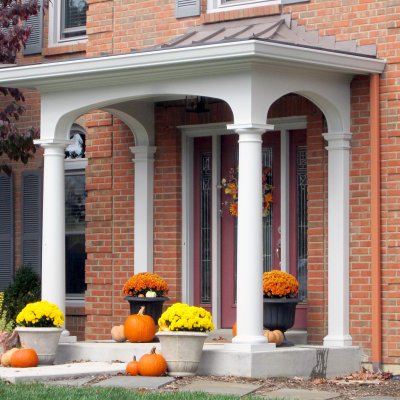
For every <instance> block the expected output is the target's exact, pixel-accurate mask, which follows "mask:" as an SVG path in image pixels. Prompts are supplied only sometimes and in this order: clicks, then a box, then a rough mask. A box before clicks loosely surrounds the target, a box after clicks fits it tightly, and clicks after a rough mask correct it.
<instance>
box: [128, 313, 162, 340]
mask: <svg viewBox="0 0 400 400" xmlns="http://www.w3.org/2000/svg"><path fill="white" fill-rule="evenodd" d="M143 312H144V307H142V308H141V309H140V310H139V312H138V313H137V314H132V315H130V316H129V317H128V318H127V319H126V320H125V324H124V329H125V336H126V338H127V339H128V340H129V341H130V342H132V343H138V342H139V343H141V342H150V341H152V340H153V339H154V336H155V335H156V324H155V323H154V320H153V318H152V317H150V315H144V314H143Z"/></svg>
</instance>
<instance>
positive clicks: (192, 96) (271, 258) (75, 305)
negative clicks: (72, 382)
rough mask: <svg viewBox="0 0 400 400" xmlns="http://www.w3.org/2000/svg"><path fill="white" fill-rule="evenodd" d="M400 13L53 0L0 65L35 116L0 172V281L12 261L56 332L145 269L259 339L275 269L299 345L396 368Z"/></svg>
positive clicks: (387, 5) (97, 328)
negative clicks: (53, 313) (234, 198)
mask: <svg viewBox="0 0 400 400" xmlns="http://www.w3.org/2000/svg"><path fill="white" fill-rule="evenodd" d="M399 20H400V7H399V5H398V4H397V1H375V2H367V1H363V0H354V1H351V2H349V1H343V0H336V1H332V2H326V1H324V0H309V1H297V0H266V1H262V0H246V1H244V0H208V1H206V0H203V1H201V2H200V1H199V0H190V1H183V0H176V1H172V0H166V1H165V2H163V5H162V6H160V5H159V4H158V3H157V2H155V1H147V2H143V1H139V0H131V1H117V0H87V1H86V2H85V1H84V0H82V1H80V2H78V1H76V2H75V1H69V2H67V1H63V0H60V1H59V2H54V4H53V5H50V10H49V12H48V13H47V15H46V16H45V17H44V18H43V20H42V18H41V17H39V18H37V21H34V25H35V26H36V30H35V33H36V34H35V35H34V36H33V37H32V42H31V43H30V46H28V48H27V50H26V51H25V54H24V56H23V57H21V58H20V60H19V66H17V67H15V68H6V69H3V70H1V71H0V84H1V85H3V86H16V87H21V88H26V90H25V94H26V95H27V96H26V97H27V106H28V110H27V113H26V116H25V117H24V119H23V120H22V121H21V124H25V125H31V124H36V125H39V124H40V128H41V137H40V139H39V140H38V141H37V144H38V145H40V150H39V151H38V152H37V155H36V156H35V158H34V160H32V161H30V162H29V163H28V165H26V166H23V165H20V164H12V163H11V167H12V174H11V175H10V176H7V175H5V174H2V175H0V185H1V186H0V189H1V190H0V195H1V204H0V218H1V219H2V220H1V224H0V226H1V227H3V231H2V232H0V234H1V236H0V240H1V242H0V246H1V248H2V251H1V253H0V267H1V270H0V288H4V287H6V286H7V285H8V283H9V282H10V281H11V279H12V275H13V271H14V270H15V268H16V267H18V266H19V265H21V264H23V263H25V264H26V263H29V264H31V265H32V266H34V268H36V269H37V271H38V272H39V273H41V276H42V286H43V289H42V290H43V297H45V298H47V299H49V300H51V301H54V302H56V303H57V304H59V305H60V306H61V307H62V308H65V309H66V312H67V329H69V330H70V332H71V333H73V334H76V335H78V337H79V338H81V339H83V338H86V339H108V338H109V332H110V328H111V326H112V325H115V324H118V323H121V322H122V321H123V320H124V319H125V317H126V316H127V314H128V310H129V307H128V304H127V303H126V302H125V301H124V300H123V296H122V286H123V283H124V282H125V280H126V279H127V278H128V277H129V276H130V275H132V273H133V272H140V271H155V272H157V273H158V274H160V275H161V276H163V277H164V278H165V279H166V280H167V282H168V284H169V286H170V292H169V297H170V299H171V300H170V301H171V302H173V301H176V300H181V301H185V302H189V303H194V304H199V305H202V306H204V307H207V308H209V309H210V310H211V311H212V313H213V317H214V320H215V322H216V324H217V326H218V327H230V326H232V323H233V321H234V320H235V319H236V318H237V320H238V336H237V342H238V343H245V344H259V343H261V341H262V336H261V331H262V326H261V320H262V318H261V313H262V296H261V284H262V283H261V273H262V271H263V270H269V269H272V268H279V266H280V267H281V268H282V269H284V270H287V271H289V272H291V273H293V274H294V275H296V276H297V277H298V279H299V281H300V283H301V291H300V297H301V304H300V305H299V306H298V312H297V320H296V327H297V328H298V329H306V330H307V333H308V340H309V342H310V343H313V344H322V343H323V344H324V345H327V346H347V345H352V344H353V345H359V346H362V348H363V349H364V351H365V354H366V361H368V362H369V363H372V364H373V365H376V366H379V365H381V364H384V365H385V367H387V368H391V370H393V368H395V367H394V366H395V365H396V364H399V360H400V358H399V357H400V349H399V348H398V343H397V336H398V334H399V327H398V325H399V324H398V319H399V317H398V313H397V308H398V307H397V305H398V302H399V301H400V295H399V294H398V292H399V290H398V285H399V284H400V278H399V273H398V272H397V269H398V265H399V261H400V252H399V246H400V237H399V234H400V232H399V228H398V225H399V222H400V216H399V190H400V177H399V168H400V161H399V160H400V151H399V136H400V130H399V125H398V114H399V93H400V83H399V72H398V69H399V65H400V61H399V60H400V58H399V52H400V47H399V40H398V39H399V35H400V26H399V22H398V21H399ZM71 141H72V142H71ZM71 143H72V144H71ZM65 155H66V156H65ZM132 160H133V161H132ZM1 161H7V160H1ZM236 167H239V170H240V172H241V173H240V178H239V179H240V187H241V196H240V197H239V205H238V207H239V213H238V217H237V218H235V217H232V216H231V215H230V214H229V209H228V207H227V206H226V205H227V203H228V205H229V200H230V199H229V197H227V196H226V195H225V193H224V191H223V190H221V189H222V188H221V180H222V178H224V177H227V176H228V175H229V171H230V169H231V168H236ZM262 167H268V168H269V170H270V172H269V174H268V182H269V183H270V184H271V185H272V186H273V190H272V194H273V203H272V205H271V209H270V212H269V215H268V216H267V217H264V218H263V217H262V207H263V206H262V203H261V201H260V199H261V198H262V193H261V191H262V187H261V173H262ZM64 193H65V195H64ZM64 277H65V278H64ZM65 287H66V293H65V290H64V288H65ZM249 309H251V312H249Z"/></svg>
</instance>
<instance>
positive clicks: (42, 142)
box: [33, 139, 71, 149]
mask: <svg viewBox="0 0 400 400" xmlns="http://www.w3.org/2000/svg"><path fill="white" fill-rule="evenodd" d="M33 143H34V144H37V145H39V146H42V147H44V148H46V147H60V148H62V149H65V148H66V147H67V146H68V145H69V144H71V141H70V140H65V139H36V140H34V141H33Z"/></svg>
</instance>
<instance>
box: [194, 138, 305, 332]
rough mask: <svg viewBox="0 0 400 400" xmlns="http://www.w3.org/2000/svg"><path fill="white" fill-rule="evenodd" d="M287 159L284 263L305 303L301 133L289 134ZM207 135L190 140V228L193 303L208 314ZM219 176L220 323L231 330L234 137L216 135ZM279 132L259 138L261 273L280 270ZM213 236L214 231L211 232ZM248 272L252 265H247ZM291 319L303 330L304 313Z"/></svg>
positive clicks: (209, 158)
mask: <svg viewBox="0 0 400 400" xmlns="http://www.w3.org/2000/svg"><path fill="white" fill-rule="evenodd" d="M289 138H290V152H289V154H288V156H290V157H288V158H289V188H290V190H289V198H288V199H287V201H288V202H289V205H290V215H289V218H290V223H289V226H290V229H289V232H288V237H287V238H286V239H287V240H288V241H289V243H290V252H289V253H290V256H289V259H288V261H287V262H288V263H289V268H288V270H289V272H291V273H292V274H293V275H295V276H297V277H298V279H299V280H300V281H301V296H302V300H305V299H306V279H307V275H306V269H307V212H306V211H307V207H306V190H307V186H306V184H307V174H306V164H304V162H306V157H305V154H306V153H305V149H306V147H305V140H306V136H305V131H292V132H291V133H290V135H289ZM211 146H212V140H211V137H205V138H196V139H195V140H194V157H193V167H194V172H193V201H194V204H193V206H194V207H193V210H194V213H193V226H194V234H193V238H194V247H193V257H194V260H193V261H194V262H193V265H194V299H195V303H196V304H197V305H200V306H202V307H205V308H207V309H208V310H209V311H211V304H212V295H211V270H212V262H211V259H212V258H211V239H212V234H213V227H212V224H211V210H212V207H213V205H212V203H211V191H212V185H211V176H212V171H211V165H212V147H211ZM220 148H221V154H220V161H221V162H220V165H221V171H220V175H221V177H222V179H225V182H224V183H225V186H224V185H223V184H221V185H219V189H220V190H221V204H219V205H215V206H217V207H219V208H220V216H221V282H220V288H221V324H222V327H224V328H227V327H231V326H232V325H233V323H234V321H235V320H236V229H237V218H236V216H235V215H234V214H235V201H234V197H233V196H232V194H229V193H225V187H226V185H227V183H229V182H231V181H234V180H235V179H236V177H237V174H238V173H239V171H238V170H237V166H238V136H237V135H234V134H231V135H224V136H221V146H220ZM280 154H281V151H280V132H268V133H266V134H264V135H263V146H262V162H263V179H264V184H267V185H268V186H267V187H268V188H271V189H268V191H269V190H270V191H271V193H272V203H268V204H269V205H268V206H267V203H264V214H265V216H264V217H263V266H264V271H270V270H271V269H280V268H281V267H282V269H285V266H281V251H280V248H281V241H282V238H281V225H280V223H281V190H280V184H281V174H280V169H281V168H280V163H281V160H280ZM214 234H215V230H214ZM249 268H251V266H249ZM300 308H302V311H301V312H300V313H298V314H299V315H298V317H297V318H296V325H295V327H297V328H305V320H306V309H305V306H304V304H303V305H302V306H301V307H300Z"/></svg>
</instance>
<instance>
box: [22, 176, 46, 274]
mask: <svg viewBox="0 0 400 400" xmlns="http://www.w3.org/2000/svg"><path fill="white" fill-rule="evenodd" d="M41 256H42V175H41V171H29V172H24V173H23V174H22V263H23V264H24V265H29V266H31V267H32V269H33V270H34V271H35V272H36V273H37V274H38V275H39V276H40V275H41V259H42V257H41Z"/></svg>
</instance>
